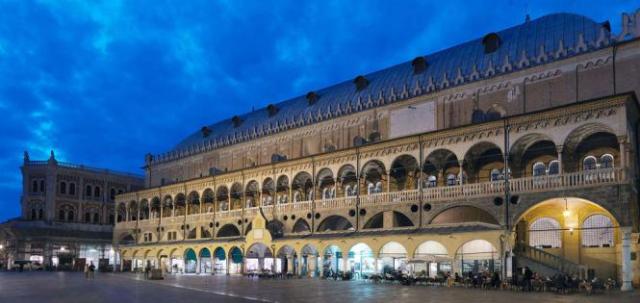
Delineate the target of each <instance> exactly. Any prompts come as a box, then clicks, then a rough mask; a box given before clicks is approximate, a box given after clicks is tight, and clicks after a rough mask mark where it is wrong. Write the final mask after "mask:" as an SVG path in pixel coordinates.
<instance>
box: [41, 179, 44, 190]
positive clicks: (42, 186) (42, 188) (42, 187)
mask: <svg viewBox="0 0 640 303" xmlns="http://www.w3.org/2000/svg"><path fill="white" fill-rule="evenodd" d="M40 191H41V192H44V180H40Z"/></svg>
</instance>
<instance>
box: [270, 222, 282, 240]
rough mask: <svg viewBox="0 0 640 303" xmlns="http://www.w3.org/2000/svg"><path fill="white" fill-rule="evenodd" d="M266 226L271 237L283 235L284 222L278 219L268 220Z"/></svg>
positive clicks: (276, 237)
mask: <svg viewBox="0 0 640 303" xmlns="http://www.w3.org/2000/svg"><path fill="white" fill-rule="evenodd" d="M266 228H267V230H268V231H269V233H271V238H272V239H278V238H282V237H283V236H284V224H283V223H282V222H281V221H280V220H270V221H269V222H267V224H266Z"/></svg>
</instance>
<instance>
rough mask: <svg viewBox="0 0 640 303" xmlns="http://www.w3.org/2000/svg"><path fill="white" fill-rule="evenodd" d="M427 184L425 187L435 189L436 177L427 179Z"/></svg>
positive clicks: (432, 176)
mask: <svg viewBox="0 0 640 303" xmlns="http://www.w3.org/2000/svg"><path fill="white" fill-rule="evenodd" d="M427 182H428V183H427V184H428V186H427V187H436V186H438V178H437V177H436V176H434V175H431V176H429V177H428V178H427Z"/></svg>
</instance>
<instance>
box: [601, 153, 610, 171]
mask: <svg viewBox="0 0 640 303" xmlns="http://www.w3.org/2000/svg"><path fill="white" fill-rule="evenodd" d="M600 168H613V155H611V154H604V155H602V157H600Z"/></svg>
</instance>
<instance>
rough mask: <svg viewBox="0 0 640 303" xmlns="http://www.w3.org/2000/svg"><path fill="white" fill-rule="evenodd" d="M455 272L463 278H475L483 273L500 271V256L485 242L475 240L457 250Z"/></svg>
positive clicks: (491, 245)
mask: <svg viewBox="0 0 640 303" xmlns="http://www.w3.org/2000/svg"><path fill="white" fill-rule="evenodd" d="M455 262H456V267H457V268H456V269H455V270H456V272H457V273H459V274H461V275H462V276H463V277H464V276H476V275H478V274H481V273H484V272H490V273H493V272H499V271H500V255H499V254H498V251H497V250H496V248H495V247H494V246H493V244H491V243H490V242H488V241H486V240H481V239H476V240H471V241H468V242H466V243H464V244H463V245H462V246H460V247H459V248H458V251H457V252H456V257H455Z"/></svg>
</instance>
